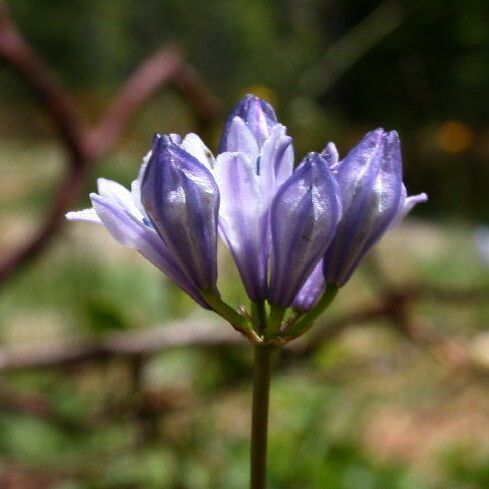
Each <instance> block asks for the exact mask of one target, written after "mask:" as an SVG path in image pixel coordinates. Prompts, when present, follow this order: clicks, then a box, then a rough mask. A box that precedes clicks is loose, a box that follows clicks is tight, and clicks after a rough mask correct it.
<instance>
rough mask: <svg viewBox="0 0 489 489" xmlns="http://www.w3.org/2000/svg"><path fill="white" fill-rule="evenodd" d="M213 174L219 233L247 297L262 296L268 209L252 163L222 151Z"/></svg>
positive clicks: (264, 287) (265, 261)
mask: <svg viewBox="0 0 489 489" xmlns="http://www.w3.org/2000/svg"><path fill="white" fill-rule="evenodd" d="M215 178H216V182H217V184H218V186H219V189H220V194H221V207H220V211H219V229H220V232H221V236H222V238H223V239H224V241H225V242H226V244H227V245H228V247H229V248H230V250H231V252H232V254H233V257H234V260H235V262H236V265H237V267H238V270H239V273H240V275H241V279H242V280H243V283H244V285H245V288H246V291H247V293H248V295H249V297H250V298H251V299H252V300H253V301H258V300H263V299H265V297H266V280H267V259H268V247H267V246H266V235H267V212H266V208H265V206H264V205H263V201H262V196H261V193H260V188H259V183H258V176H257V175H256V172H255V164H254V162H252V161H251V160H250V159H249V158H248V157H247V156H246V155H245V154H243V153H222V154H220V155H219V156H218V157H217V161H216V166H215Z"/></svg>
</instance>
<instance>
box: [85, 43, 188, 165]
mask: <svg viewBox="0 0 489 489" xmlns="http://www.w3.org/2000/svg"><path fill="white" fill-rule="evenodd" d="M183 63H184V61H183V57H182V53H181V52H180V50H179V49H178V48H177V47H174V46H171V47H167V48H165V49H162V50H161V51H158V52H157V53H155V54H153V55H152V56H150V57H149V58H148V59H146V60H145V61H144V62H143V63H141V65H140V66H139V67H138V68H137V69H136V70H135V71H134V73H133V74H132V75H131V76H130V77H129V78H128V80H127V81H126V82H125V83H124V84H123V85H122V87H121V88H120V90H119V92H118V93H117V94H116V95H115V96H114V97H113V99H112V101H111V103H110V104H109V106H108V108H107V110H106V111H105V115H104V116H103V117H102V121H101V122H100V123H99V124H98V126H97V127H95V128H94V129H92V131H91V132H90V134H89V136H88V147H89V153H90V155H91V157H93V158H98V157H100V156H101V155H103V154H104V153H106V152H107V151H108V150H109V149H110V148H112V147H113V146H114V144H115V143H116V142H117V141H118V139H119V138H120V137H121V135H122V132H123V131H124V129H125V128H126V126H127V124H128V122H129V121H130V120H131V119H132V118H133V117H134V115H135V114H136V112H137V111H138V110H140V109H141V107H142V106H143V105H144V104H145V103H146V102H147V101H148V100H149V99H151V97H153V96H154V95H155V94H156V93H157V92H158V90H159V89H160V87H161V86H162V85H164V84H166V83H167V82H169V81H170V80H172V79H173V78H174V77H175V76H176V73H177V72H178V71H179V70H180V69H181V66H182V64H183Z"/></svg>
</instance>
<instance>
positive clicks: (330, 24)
mask: <svg viewBox="0 0 489 489" xmlns="http://www.w3.org/2000/svg"><path fill="white" fill-rule="evenodd" d="M6 3H7V4H8V10H9V13H8V12H7V11H6V10H5V7H6V5H5V4H4V3H2V4H0V8H1V17H0V58H1V70H0V169H1V178H0V488H1V489H12V488H15V489H24V488H25V489H38V488H39V489H41V488H42V489H48V488H49V489H51V488H53V489H109V488H114V489H115V488H128V489H129V488H131V489H132V488H141V489H152V488H168V489H208V488H213V489H220V488H222V489H224V488H225V489H234V488H236V489H238V488H243V487H246V486H247V478H248V469H247V466H248V426H249V403H250V366H251V357H250V351H249V349H247V348H243V347H241V346H239V345H235V344H234V343H233V341H232V340H229V336H226V335H224V336H222V338H221V336H220V334H221V329H220V328H218V331H219V334H218V335H217V336H216V339H215V341H210V342H209V341H208V342H207V344H205V345H204V344H203V343H205V341H204V340H205V332H206V331H207V330H209V331H211V330H210V329H209V328H212V325H213V322H215V318H214V316H212V315H211V314H210V313H207V312H205V311H202V310H200V309H199V308H198V307H197V306H196V305H194V304H193V303H192V302H191V300H189V299H188V298H186V297H185V296H184V295H183V293H181V292H180V291H179V290H178V289H177V288H176V287H174V286H173V285H172V284H171V283H169V282H168V281H167V280H166V279H165V278H164V277H163V276H162V275H161V274H160V273H159V272H158V271H157V270H156V269H155V268H153V267H151V265H149V264H148V263H147V262H146V261H145V260H144V259H142V258H141V257H140V256H139V255H138V254H137V253H136V252H134V251H132V250H128V249H125V248H122V247H121V246H120V245H118V244H117V243H115V242H114V241H113V240H112V239H111V238H110V237H109V236H108V234H107V233H106V232H104V230H103V229H100V228H98V227H97V226H91V225H89V224H73V223H71V224H69V223H62V221H63V219H62V215H63V213H64V211H65V209H66V208H68V209H77V208H83V207H87V206H88V198H87V197H86V196H87V195H88V192H90V191H94V190H95V179H96V177H98V176H103V177H106V178H112V179H115V180H117V181H119V182H121V183H123V184H127V185H128V184H130V182H131V180H132V179H134V178H135V175H136V173H137V170H138V168H139V164H140V161H141V158H142V156H143V155H144V154H145V153H146V151H147V150H148V148H149V145H150V142H151V137H152V134H153V133H154V132H157V131H158V132H177V133H187V132H190V131H199V132H201V133H202V134H203V136H204V137H205V140H206V142H207V144H208V145H209V147H210V148H211V149H212V150H214V151H215V150H216V149H217V143H218V139H219V132H220V130H221V129H222V125H223V123H224V120H225V117H226V114H227V112H228V111H229V110H230V109H231V108H232V106H233V105H234V104H235V103H236V101H237V100H238V99H239V98H240V97H241V96H242V95H243V94H244V93H247V92H252V93H255V94H256V95H259V96H262V97H264V98H266V99H267V100H269V101H270V102H271V103H272V104H273V105H274V106H275V108H276V110H277V112H278V115H279V119H280V120H281V121H282V122H283V123H284V124H286V125H287V126H288V128H289V134H290V135H292V136H293V138H294V142H295V150H296V155H297V160H299V159H300V158H301V157H302V156H303V155H304V154H305V153H307V152H308V151H311V150H320V149H321V148H322V147H323V146H324V144H325V142H326V141H328V140H333V141H335V142H336V144H337V146H338V148H339V150H340V154H341V155H345V153H346V151H348V149H349V148H351V146H352V145H354V144H355V143H356V142H357V141H358V140H359V138H360V137H361V136H362V135H363V134H364V133H365V132H366V131H368V130H369V129H371V128H374V127H378V126H383V127H385V128H386V129H394V128H395V129H397V130H398V131H399V133H400V135H401V139H402V143H403V154H404V173H405V182H406V184H407V187H408V189H409V190H410V193H419V192H423V191H424V192H427V193H428V195H429V197H430V201H429V202H428V203H427V204H425V205H422V206H419V207H418V208H416V209H415V211H414V212H413V213H412V215H411V216H410V217H409V218H408V219H407V220H406V221H405V222H404V223H403V224H402V225H401V226H400V227H399V228H397V229H396V230H394V231H392V232H391V233H390V234H389V235H388V236H386V237H385V238H384V240H383V241H382V242H381V244H380V245H379V246H378V247H377V248H376V251H375V253H374V254H372V255H370V256H369V258H368V260H366V262H365V263H364V265H363V266H362V267H361V269H360V270H359V271H358V272H357V274H356V275H355V276H354V278H353V279H352V280H351V282H350V283H348V285H347V286H346V287H345V288H344V289H343V290H342V292H341V294H339V297H338V299H337V300H336V301H335V303H334V305H333V306H332V307H331V310H330V312H328V314H326V315H325V317H324V318H323V319H322V320H321V321H319V322H318V324H317V325H316V327H315V330H314V331H313V332H312V333H310V334H309V335H308V337H307V338H306V339H305V340H304V341H302V342H299V344H298V346H297V347H296V348H295V349H292V350H290V351H288V352H284V354H283V355H282V357H281V358H280V359H279V360H278V361H277V365H276V373H275V379H274V384H273V392H272V399H271V410H272V414H271V440H270V488H272V489H309V488H310V489H320V488H323V487H324V488H331V489H333V488H334V489H485V488H487V487H489V333H488V331H487V327H488V326H489V303H488V300H487V299H488V297H489V237H488V235H489V233H488V231H487V229H486V228H484V226H489V199H488V193H489V185H488V183H489V3H488V2H487V1H485V0H466V1H464V2H456V1H441V0H423V1H416V0H415V1H407V0H406V1H395V0H386V1H385V2H375V1H368V0H362V1H358V0H356V1H353V0H342V1H340V0H246V1H245V0H232V1H230V0H214V1H213V2H211V3H209V2H201V1H198V0H140V1H138V2H136V1H134V0H118V1H117V2H114V1H112V0H96V1H81V0H69V1H67V0H50V1H49V2H43V3H42V5H40V3H39V2H37V1H34V0H15V1H11V2H6ZM15 26H16V27H15ZM19 36H21V37H19ZM19 39H23V40H22V42H20V41H19ZM29 46H30V48H29ZM31 49H32V50H33V51H34V52H35V53H37V55H36V54H33V51H31ZM161 50H163V51H161ZM154 53H162V55H161V57H158V55H157V56H156V57H154V56H153V55H154ZM165 56H166V57H165ZM148 57H150V59H149V60H148ZM40 59H43V60H44V61H43V62H42V63H41V66H40V65H39V64H40V61H39V60H40ZM33 60H34V61H33ZM144 60H148V63H149V64H146V65H145V66H146V68H147V69H146V71H144V70H143V71H139V72H136V73H139V74H140V75H141V76H140V77H139V78H137V79H138V80H139V82H140V83H139V84H138V83H134V84H132V85H131V84H130V85H126V88H127V90H126V91H125V92H124V93H123V94H122V96H121V98H119V99H114V98H113V97H114V95H115V94H116V93H118V90H119V88H120V87H121V86H122V85H123V84H124V83H125V81H126V80H134V79H135V78H134V77H135V76H136V77H137V74H136V75H134V72H135V70H137V67H138V66H139V65H140V64H141V63H143V62H144ZM172 63H173V65H172ZM175 64H176V65H177V68H175V67H173V68H172V66H174V65H175ZM165 69H166V70H167V71H168V73H170V74H169V75H168V73H167V75H168V76H166V78H165V73H166V72H165ZM159 70H161V72H160V71H159ZM172 70H173V71H172ZM48 71H49V72H52V73H56V76H57V79H58V81H57V82H56V79H54V80H53V79H51V77H50V76H45V75H46V73H47V72H48ZM155 73H156V74H155ZM158 73H159V75H158V76H157V74H158ZM158 77H159V78H158ZM155 79H157V81H156V82H155ZM46 87H47V88H46ZM53 87H54V89H53ZM63 87H64V88H63ZM145 90H147V93H146V92H145ZM119 93H120V92H119ZM142 93H145V94H146V95H145V96H144V97H141V99H138V94H142ZM39 95H41V97H40V96H39ZM124 97H125V98H124ZM53 100H54V101H55V103H53ZM118 100H119V102H120V104H119V106H117V101H118ZM56 101H57V103H56ZM111 101H115V102H114V104H115V109H114V105H111ZM131 104H133V105H134V107H135V108H137V109H138V110H134V111H132V109H131V107H133V105H131ZM66 106H68V109H66ZM109 106H111V107H112V108H113V109H114V110H112V112H111V111H110V110H109V111H107V110H106V109H107V107H109ZM60 107H61V108H60ZM121 107H122V108H121ZM72 109H73V110H72ZM117 110H119V112H118V111H117ZM125 111H126V112H125ZM72 112H73V113H75V114H76V118H79V120H80V121H83V122H79V120H78V119H76V121H75V122H73V117H74V116H73V117H72V118H70V115H73V114H72ZM128 112H130V114H129V116H128V114H127V113H128ZM60 113H61V116H60V115H59V114H60ZM67 114H68V116H67ZM124 117H125V118H124ZM53 121H54V122H53ZM60 121H61V122H60ZM70 121H71V122H70ZM99 121H103V122H107V124H106V125H105V126H103V123H102V125H101V126H98V125H97V124H98V122H99ZM121 121H124V127H123V128H121V130H120V132H119V133H118V136H120V137H114V138H113V139H110V134H111V130H112V129H113V128H114V127H115V126H116V125H117V124H118V123H120V122H121ZM72 126H73V127H72ZM100 127H102V129H104V130H105V132H104V131H102V129H101V130H100V131H99V132H98V133H97V132H96V131H95V130H94V129H96V128H100ZM87 128H88V129H87ZM90 131H91V132H90ZM97 145H98V146H97ZM94 148H95V149H94ZM97 148H98V149H97ZM100 148H102V149H100ZM60 189H61V190H60ZM46 220H47V221H46ZM58 224H61V225H60V226H59V228H58ZM39 229H43V231H42V232H41V233H40V234H39ZM43 233H44V234H43ZM46 237H49V238H50V239H49V241H47V240H46V239H45V238H46ZM31 240H33V241H32V243H33V244H32V248H28V249H27V250H26V249H25V248H23V247H24V246H25V243H29V242H31ZM22 250H24V251H22ZM19 253H20V255H19ZM2 263H3V265H2ZM237 284H238V281H237V280H236V272H235V271H234V267H233V265H232V263H231V261H230V258H229V256H228V254H227V253H226V252H225V250H223V253H222V256H221V266H220V286H221V289H222V291H223V295H224V296H225V297H226V298H227V299H228V301H229V302H230V303H232V304H233V305H239V304H240V303H242V302H244V294H243V291H242V289H241V288H240V287H239V286H238V285H237ZM219 324H220V323H219ZM220 326H222V328H223V329H226V326H224V325H220ZM206 328H207V329H206ZM199 331H200V333H198V332H199ZM212 331H216V330H215V329H214V330H212ZM212 331H211V332H210V333H209V334H211V333H212ZM226 331H227V330H226ZM182 332H183V334H182ZM195 332H197V333H196V334H197V336H198V335H199V334H200V337H199V336H198V337H197V338H196V339H195V340H192V341H189V340H188V337H185V335H186V334H187V333H188V335H190V337H192V334H193V333H195ZM188 335H187V336H188ZM231 336H232V335H231ZM175 338H176V340H175V341H174V344H175V345H176V347H174V348H173V347H171V340H172V339H175ZM190 343H191V344H190ZM201 343H202V344H201Z"/></svg>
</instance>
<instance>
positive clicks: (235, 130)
mask: <svg viewBox="0 0 489 489" xmlns="http://www.w3.org/2000/svg"><path fill="white" fill-rule="evenodd" d="M225 146H226V150H225V151H226V152H242V153H244V154H246V155H248V156H249V157H250V158H252V159H254V160H256V159H257V158H258V152H259V148H258V144H257V142H256V139H255V137H254V135H253V134H252V132H251V131H250V130H249V128H248V126H247V125H246V123H245V121H243V119H240V118H239V117H234V118H233V119H232V120H231V121H230V122H229V127H228V132H227V136H226V145H225ZM223 152H224V151H221V153H223Z"/></svg>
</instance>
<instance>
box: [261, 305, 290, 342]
mask: <svg viewBox="0 0 489 489" xmlns="http://www.w3.org/2000/svg"><path fill="white" fill-rule="evenodd" d="M285 311H286V309H285V308H284V307H281V306H277V305H276V304H272V305H271V306H270V317H269V318H268V331H267V335H266V336H267V338H270V337H273V336H275V335H277V334H278V333H280V326H281V325H282V320H283V318H284V316H285Z"/></svg>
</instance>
